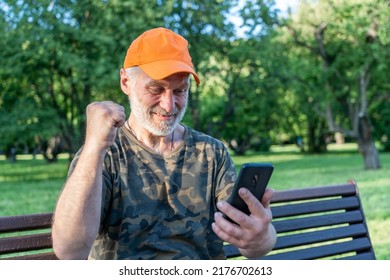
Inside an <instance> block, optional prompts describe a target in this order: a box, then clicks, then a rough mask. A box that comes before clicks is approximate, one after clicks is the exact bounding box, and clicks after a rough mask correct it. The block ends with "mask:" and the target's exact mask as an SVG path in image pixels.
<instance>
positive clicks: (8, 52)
mask: <svg viewBox="0 0 390 280" xmlns="http://www.w3.org/2000/svg"><path fill="white" fill-rule="evenodd" d="M0 3H1V7H2V8H3V13H2V20H3V24H2V27H3V29H4V31H5V33H3V35H2V36H3V38H4V44H3V45H4V52H3V54H2V70H1V71H0V74H1V75H2V77H1V78H2V81H4V83H5V84H6V86H5V92H4V93H3V95H4V96H8V95H14V96H15V98H12V100H13V101H12V102H14V101H15V102H17V101H18V100H19V99H21V100H22V99H25V98H26V97H27V96H31V98H32V100H33V101H34V102H33V104H35V107H34V109H32V110H31V111H32V112H31V114H30V116H31V117H33V116H34V114H35V113H36V114H38V115H42V114H41V113H43V112H48V111H50V112H51V113H53V112H55V113H54V114H52V115H51V117H50V120H49V119H47V118H35V120H36V121H37V123H36V127H39V128H40V130H39V129H38V130H37V131H35V132H34V133H35V138H37V139H40V140H41V145H42V146H45V145H47V143H48V142H49V141H50V139H52V137H53V136H56V135H59V136H60V138H61V139H62V140H63V142H64V145H65V146H66V147H67V150H68V151H69V152H70V153H74V152H75V151H76V150H77V149H78V147H79V146H80V145H81V144H82V142H83V134H84V133H83V131H84V128H85V114H84V110H85V107H86V106H87V104H88V103H90V102H91V101H92V100H94V99H113V100H116V101H118V100H121V98H120V97H123V95H122V94H121V93H120V90H119V85H118V78H117V77H118V71H119V69H120V67H121V65H122V62H123V57H124V53H125V52H126V49H127V47H128V44H129V43H130V42H131V41H132V40H133V39H134V38H135V36H138V34H140V33H141V32H143V31H144V30H145V29H147V28H149V27H150V26H156V25H162V24H163V20H162V19H163V16H164V15H165V14H166V12H167V11H169V10H170V9H171V7H170V6H165V5H164V4H162V3H161V2H160V1H156V2H155V3H151V2H150V1H91V0H88V1H71V0H64V1H49V0H47V1H32V0H24V1H1V2H0ZM166 7H167V8H166ZM141 10H142V11H143V12H142V13H140V12H139V11H141ZM133 14H137V17H134V16H131V15H133ZM141 14H142V15H143V16H142V17H140V16H139V15H141ZM114 70H116V71H114ZM3 100H5V101H4V102H6V103H4V104H3V105H2V107H3V106H5V107H7V108H11V107H9V106H10V105H11V103H10V102H11V101H9V100H8V99H3ZM2 111H3V112H4V114H12V112H11V111H10V110H5V109H3V108H2ZM34 111H41V112H34ZM3 112H2V113H3ZM14 115H15V114H14ZM16 115H17V114H16ZM7 118H8V119H9V116H8V117H7V116H5V117H4V118H3V119H7ZM47 123H55V124H56V129H55V131H51V128H50V129H47V128H48V127H51V126H50V125H49V126H48V125H47ZM12 132H13V135H14V136H15V137H18V135H22V134H23V132H24V130H23V126H17V127H15V128H14V129H13V130H12ZM48 132H52V133H54V134H53V135H50V136H49V134H50V133H48ZM55 143H58V142H55ZM45 156H46V157H47V158H48V159H53V160H55V155H54V154H53V155H47V154H46V155H45Z"/></svg>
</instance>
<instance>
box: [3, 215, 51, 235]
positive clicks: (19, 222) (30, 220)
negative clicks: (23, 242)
mask: <svg viewBox="0 0 390 280" xmlns="http://www.w3.org/2000/svg"><path fill="white" fill-rule="evenodd" d="M52 216H53V213H43V214H31V215H21V216H10V217H0V233H6V232H14V231H21V230H30V229H38V228H50V227H51V223H52Z"/></svg>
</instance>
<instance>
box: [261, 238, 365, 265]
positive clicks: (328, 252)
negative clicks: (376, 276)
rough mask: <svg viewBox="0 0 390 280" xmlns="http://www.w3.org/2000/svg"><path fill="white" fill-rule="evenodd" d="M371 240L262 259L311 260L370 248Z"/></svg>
mask: <svg viewBox="0 0 390 280" xmlns="http://www.w3.org/2000/svg"><path fill="white" fill-rule="evenodd" d="M370 248H371V242H370V240H369V239H368V238H367V237H364V238H358V239H354V240H351V241H347V242H341V243H335V244H330V245H324V246H318V247H313V248H307V249H301V250H296V251H292V252H284V253H280V254H272V255H267V256H264V257H262V258H260V259H262V260H298V259H299V260H310V259H319V258H325V257H331V256H334V255H337V254H346V253H350V252H356V251H363V250H369V249H370Z"/></svg>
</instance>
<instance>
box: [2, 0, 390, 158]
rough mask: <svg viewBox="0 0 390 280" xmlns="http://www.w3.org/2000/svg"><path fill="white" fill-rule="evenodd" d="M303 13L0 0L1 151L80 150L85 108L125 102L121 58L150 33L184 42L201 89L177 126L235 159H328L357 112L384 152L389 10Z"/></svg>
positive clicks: (366, 1)
mask: <svg viewBox="0 0 390 280" xmlns="http://www.w3.org/2000/svg"><path fill="white" fill-rule="evenodd" d="M300 3H301V5H300V6H299V9H298V10H297V12H296V13H294V14H290V15H287V16H284V17H283V18H282V17H280V15H279V14H278V10H277V8H276V6H275V1H269V0H256V1H253V0H250V1H249V0H247V1H238V0H229V1H220V0H213V1H201V0H191V1H187V0H168V1H147V0H140V1H119V0H110V1H92V0H87V1H74V0H72V1H71V0H64V1H51V0H42V1H32V0H22V1H20V0H18V1H5V0H0V7H1V9H0V31H1V32H0V38H1V40H0V47H1V49H2V53H1V54H0V57H1V62H2V63H1V66H0V79H1V81H2V83H0V125H1V130H2V135H4V136H3V137H2V138H1V139H0V150H2V151H4V150H7V149H8V148H9V147H11V146H15V145H17V146H28V147H33V146H34V145H37V144H36V142H37V139H40V140H39V141H38V142H39V144H40V145H41V146H43V145H45V143H48V142H49V140H50V139H52V138H53V137H55V136H60V137H61V139H62V141H63V147H64V148H65V149H66V150H67V151H69V152H71V153H72V152H74V151H75V150H77V149H78V147H79V146H80V145H81V144H82V142H83V135H84V128H85V114H84V112H85V107H86V106H87V104H88V103H90V102H92V101H96V100H112V101H115V102H118V103H121V104H123V105H126V104H127V100H126V96H125V95H123V94H122V93H121V91H120V88H119V84H118V71H119V69H120V67H121V65H122V62H123V58H124V54H125V52H126V49H127V47H128V45H129V43H130V42H131V41H132V40H133V39H134V38H135V37H136V36H138V35H139V34H140V33H142V32H143V31H144V30H146V29H148V28H152V27H156V26H166V27H168V28H171V29H173V30H175V31H177V32H178V33H179V34H182V35H183V36H184V37H185V38H187V40H188V41H189V46H190V52H191V54H192V58H193V62H194V65H195V69H196V71H197V73H198V74H199V76H200V78H201V81H202V83H201V84H200V85H199V86H197V85H195V84H193V85H192V88H191V94H190V100H189V110H188V114H187V115H186V119H185V122H186V123H187V124H189V125H191V126H193V127H194V128H196V129H199V130H202V131H205V132H207V133H210V134H211V135H213V136H215V137H217V138H220V139H222V140H223V141H225V142H226V143H227V144H228V145H229V146H230V147H231V148H232V150H234V152H235V153H237V154H243V153H247V152H248V151H250V150H267V149H268V148H269V145H270V144H271V143H278V142H280V141H282V140H283V141H285V140H284V139H285V138H287V139H289V141H294V139H295V138H296V137H297V136H301V137H303V140H304V143H305V144H306V145H305V148H306V150H308V151H312V152H318V151H325V150H326V145H327V142H326V141H325V140H326V139H328V138H329V135H331V134H333V133H334V131H342V132H344V133H345V134H347V135H352V136H354V135H355V136H356V131H357V126H356V116H357V112H360V111H361V112H364V113H367V116H369V118H370V119H371V121H372V125H373V127H374V128H375V129H373V130H372V133H373V134H372V135H373V136H374V137H375V138H374V140H377V141H382V144H383V145H382V147H384V148H385V149H388V148H387V147H388V146H389V145H388V141H387V140H386V139H389V137H390V132H389V130H388V127H389V125H388V123H389V119H390V117H389V116H390V115H389V114H388V112H387V111H388V110H387V106H386V102H388V98H389V97H388V96H389V92H390V85H389V82H388V78H387V73H388V72H389V70H390V69H389V66H390V65H389V61H390V60H389V56H390V53H389V49H390V48H389V43H390V37H389V33H388V30H389V29H390V26H389V22H388V18H389V9H388V1H385V0H381V1H374V0H354V1H345V0H332V1H314V2H313V1H300ZM233 13H234V16H235V17H237V18H239V19H241V20H242V21H241V30H243V31H242V32H240V33H237V32H236V30H235V26H234V25H233V24H232V22H231V21H229V19H230V16H231V15H232V14H233ZM321 32H322V33H321ZM238 34H241V35H240V36H239V35H238ZM313 34H314V35H316V36H314V35H313ZM319 42H321V44H322V45H321V44H320V43H319ZM366 70H367V73H368V75H367V76H366V77H367V78H368V79H369V83H368V87H367V91H366V98H365V99H364V100H363V99H362V98H361V96H362V94H361V92H360V89H359V78H360V77H362V73H363V72H364V71H366ZM355 136H354V137H355ZM291 139H292V140H291Z"/></svg>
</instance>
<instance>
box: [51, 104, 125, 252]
mask: <svg viewBox="0 0 390 280" xmlns="http://www.w3.org/2000/svg"><path fill="white" fill-rule="evenodd" d="M124 123H125V110H124V108H123V107H122V106H120V105H118V104H115V103H113V102H110V101H104V102H94V103H92V104H90V105H88V107H87V129H86V138H85V144H84V147H83V149H82V152H81V154H80V157H79V159H78V162H77V165H76V167H75V169H74V170H73V172H72V174H71V175H70V176H69V178H68V180H67V182H66V183H65V186H64V188H63V190H62V192H61V195H60V197H59V199H58V202H57V206H56V209H55V213H54V221H53V233H52V237H53V248H54V252H55V253H56V255H57V257H58V258H60V259H86V258H87V256H88V254H89V252H90V250H91V247H92V244H93V241H94V240H95V238H96V235H97V233H98V230H99V225H100V212H101V203H102V201H101V200H102V166H103V160H104V156H105V153H106V150H107V148H108V147H110V146H111V145H112V144H113V142H114V140H115V136H116V131H117V128H118V127H121V126H123V125H124Z"/></svg>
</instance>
